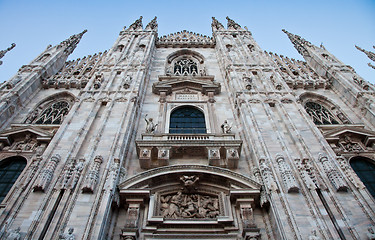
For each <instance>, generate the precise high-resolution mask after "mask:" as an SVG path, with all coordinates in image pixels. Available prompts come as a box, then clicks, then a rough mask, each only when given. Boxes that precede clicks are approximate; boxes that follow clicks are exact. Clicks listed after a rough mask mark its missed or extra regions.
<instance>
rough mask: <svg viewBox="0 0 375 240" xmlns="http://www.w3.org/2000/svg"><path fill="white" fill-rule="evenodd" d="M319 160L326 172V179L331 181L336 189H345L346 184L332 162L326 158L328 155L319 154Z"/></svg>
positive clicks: (346, 188) (346, 187)
mask: <svg viewBox="0 0 375 240" xmlns="http://www.w3.org/2000/svg"><path fill="white" fill-rule="evenodd" d="M319 162H321V164H322V166H323V169H324V172H325V173H326V174H327V176H328V179H329V180H330V181H331V183H332V185H333V186H334V187H335V188H336V190H337V191H347V190H348V186H346V184H345V181H344V180H343V178H342V176H341V175H340V173H339V172H338V171H337V170H336V169H335V167H334V166H333V164H332V163H331V162H330V161H329V160H328V157H327V156H326V155H324V154H322V153H320V154H319Z"/></svg>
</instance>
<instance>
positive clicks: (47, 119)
mask: <svg viewBox="0 0 375 240" xmlns="http://www.w3.org/2000/svg"><path fill="white" fill-rule="evenodd" d="M69 108H70V106H69V103H68V102H67V101H65V100H61V101H58V102H55V103H52V104H51V105H50V106H49V107H47V108H46V109H44V110H43V112H42V113H41V114H40V115H39V116H38V117H37V118H36V120H35V121H34V123H35V124H61V123H62V121H63V119H64V116H65V115H66V114H68V112H69Z"/></svg>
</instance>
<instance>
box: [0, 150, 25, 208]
mask: <svg viewBox="0 0 375 240" xmlns="http://www.w3.org/2000/svg"><path fill="white" fill-rule="evenodd" d="M25 167H26V159H24V158H23V157H10V158H7V159H5V160H3V161H1V162H0V202H2V201H3V200H4V198H5V197H6V195H7V194H8V192H9V190H10V189H11V188H12V186H13V184H14V183H15V182H16V180H17V178H18V176H19V175H20V174H21V172H22V171H23V169H24V168H25Z"/></svg>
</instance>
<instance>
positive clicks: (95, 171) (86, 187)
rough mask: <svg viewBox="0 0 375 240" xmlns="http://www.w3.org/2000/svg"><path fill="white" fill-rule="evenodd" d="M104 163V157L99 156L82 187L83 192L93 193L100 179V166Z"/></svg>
mask: <svg viewBox="0 0 375 240" xmlns="http://www.w3.org/2000/svg"><path fill="white" fill-rule="evenodd" d="M102 162H103V157H102V156H100V155H98V156H96V157H95V159H94V163H93V164H92V165H91V168H90V171H89V173H88V174H87V177H86V179H85V183H84V184H83V187H82V192H84V193H85V192H86V193H93V192H94V190H95V186H96V181H97V180H98V178H99V171H100V165H101V164H102Z"/></svg>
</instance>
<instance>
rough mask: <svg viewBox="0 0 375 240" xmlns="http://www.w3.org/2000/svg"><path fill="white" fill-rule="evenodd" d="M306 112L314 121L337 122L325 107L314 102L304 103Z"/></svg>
mask: <svg viewBox="0 0 375 240" xmlns="http://www.w3.org/2000/svg"><path fill="white" fill-rule="evenodd" d="M305 109H306V112H307V113H308V114H309V115H310V116H311V118H312V119H313V121H314V123H315V124H317V125H321V124H339V122H338V121H337V120H336V118H335V117H334V115H333V114H332V113H331V112H330V111H328V109H327V108H325V107H324V106H322V105H320V104H319V103H316V102H306V103H305Z"/></svg>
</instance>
